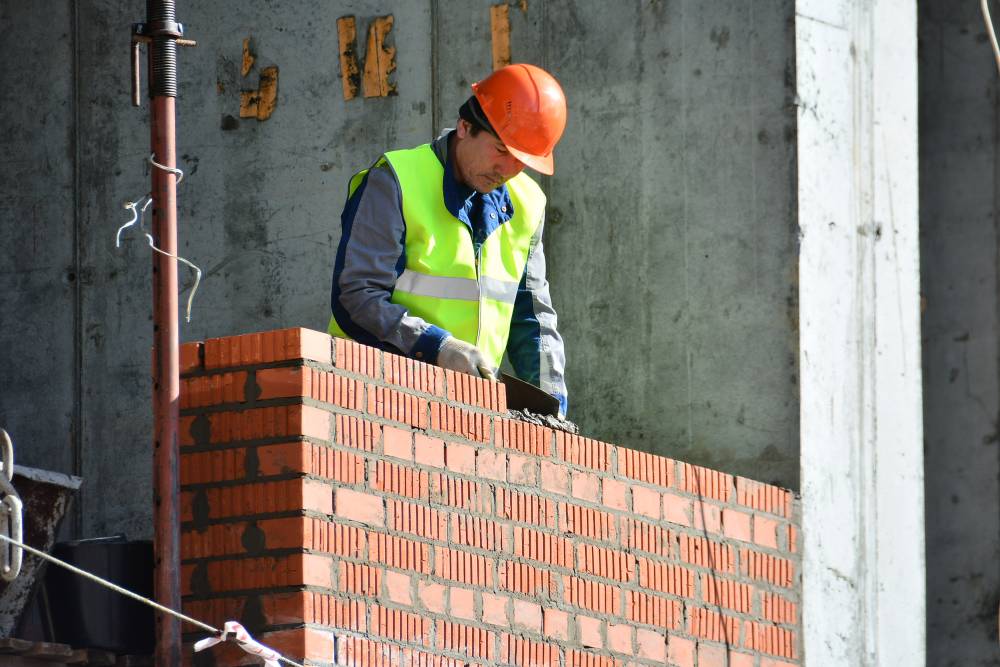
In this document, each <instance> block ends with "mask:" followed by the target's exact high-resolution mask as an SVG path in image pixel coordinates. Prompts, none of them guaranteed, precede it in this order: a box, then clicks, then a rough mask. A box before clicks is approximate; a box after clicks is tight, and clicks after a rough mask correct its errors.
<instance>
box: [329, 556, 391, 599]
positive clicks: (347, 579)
mask: <svg viewBox="0 0 1000 667" xmlns="http://www.w3.org/2000/svg"><path fill="white" fill-rule="evenodd" d="M338 567H339V568H340V574H339V577H338V582H339V585H340V590H341V591H343V592H345V593H353V594H354V595H364V596H366V597H378V596H379V595H380V594H381V593H382V575H383V574H384V570H380V569H378V568H377V567H372V566H371V565H368V564H367V563H351V562H347V561H344V562H341V563H340V564H339V565H338Z"/></svg>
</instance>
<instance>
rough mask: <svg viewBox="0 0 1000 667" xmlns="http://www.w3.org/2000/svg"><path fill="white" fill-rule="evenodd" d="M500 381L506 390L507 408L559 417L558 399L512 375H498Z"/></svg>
mask: <svg viewBox="0 0 1000 667" xmlns="http://www.w3.org/2000/svg"><path fill="white" fill-rule="evenodd" d="M500 381H501V382H503V384H504V386H505V387H506V388H507V407H508V408H510V409H512V410H528V411H530V412H534V413H535V414H536V415H550V416H552V417H558V416H559V399H558V398H556V397H555V396H553V395H551V394H549V393H548V392H546V391H544V390H543V389H542V388H541V387H536V386H535V385H533V384H531V383H530V382H525V381H524V380H520V379H518V378H516V377H514V376H513V375H509V374H507V373H500Z"/></svg>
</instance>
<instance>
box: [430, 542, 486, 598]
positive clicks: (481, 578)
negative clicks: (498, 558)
mask: <svg viewBox="0 0 1000 667" xmlns="http://www.w3.org/2000/svg"><path fill="white" fill-rule="evenodd" d="M493 565H494V561H493V559H492V558H486V557H485V556H480V555H479V554H474V553H470V552H468V551H459V550H457V549H448V548H446V547H435V548H434V574H435V575H436V576H438V577H440V578H442V579H449V580H451V581H457V582H461V583H463V584H469V585H471V586H482V587H487V588H488V587H490V586H492V585H493Z"/></svg>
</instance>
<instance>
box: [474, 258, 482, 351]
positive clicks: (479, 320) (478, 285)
mask: <svg viewBox="0 0 1000 667" xmlns="http://www.w3.org/2000/svg"><path fill="white" fill-rule="evenodd" d="M482 249H483V248H482V246H479V248H476V250H475V254H476V288H477V289H478V291H479V302H478V303H477V304H476V308H477V309H478V316H477V317H476V347H479V337H480V335H481V334H482V331H483V282H482V280H481V279H480V278H481V274H480V271H479V255H480V253H481V252H482Z"/></svg>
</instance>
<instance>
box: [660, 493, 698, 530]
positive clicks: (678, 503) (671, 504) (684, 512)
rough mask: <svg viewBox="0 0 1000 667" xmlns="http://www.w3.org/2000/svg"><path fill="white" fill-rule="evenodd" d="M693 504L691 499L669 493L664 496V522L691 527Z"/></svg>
mask: <svg viewBox="0 0 1000 667" xmlns="http://www.w3.org/2000/svg"><path fill="white" fill-rule="evenodd" d="M692 507H693V505H692V503H691V501H690V500H689V499H687V498H684V497H683V496H679V495H677V494H674V493H671V492H667V493H664V494H663V520H664V521H669V522H670V523H676V524H677V525H679V526H690V525H691V512H692Z"/></svg>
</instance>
